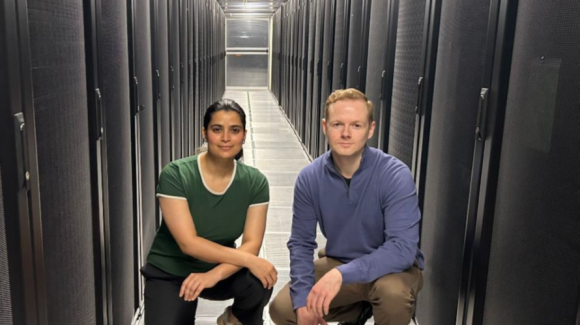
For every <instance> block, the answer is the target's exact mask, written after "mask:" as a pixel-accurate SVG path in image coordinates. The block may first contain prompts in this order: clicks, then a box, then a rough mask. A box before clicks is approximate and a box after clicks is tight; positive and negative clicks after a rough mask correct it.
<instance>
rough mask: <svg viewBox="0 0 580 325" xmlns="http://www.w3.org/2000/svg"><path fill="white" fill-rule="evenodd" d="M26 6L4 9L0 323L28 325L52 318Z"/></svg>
mask: <svg viewBox="0 0 580 325" xmlns="http://www.w3.org/2000/svg"><path fill="white" fill-rule="evenodd" d="M26 6H27V3H26V2H25V1H17V0H8V1H4V2H2V4H0V18H1V19H0V20H2V21H3V23H2V24H0V43H1V44H2V46H1V47H0V95H1V96H0V150H1V152H2V155H0V192H1V193H0V223H1V225H0V226H2V227H1V228H0V234H1V236H0V238H1V239H3V240H2V241H1V242H0V252H1V254H0V256H2V262H3V263H2V264H1V265H2V266H1V267H0V269H1V271H0V272H2V278H3V279H4V280H3V282H2V285H1V286H0V290H2V295H3V296H4V297H5V299H3V300H2V302H1V303H0V304H1V309H2V310H3V311H4V313H2V316H1V317H0V318H1V319H2V321H3V322H6V324H27V325H28V324H38V323H39V322H47V319H48V315H47V301H46V295H47V293H46V283H45V281H46V280H45V277H44V262H43V261H44V256H43V246H42V241H41V238H42V226H41V223H40V218H41V214H40V212H41V211H40V210H41V207H40V184H39V175H38V156H37V150H36V147H37V142H36V139H37V137H36V118H35V112H34V108H33V97H32V73H31V69H32V67H31V62H30V57H31V53H30V43H29V35H30V34H29V27H28V21H27V7H26ZM19 38H20V39H19ZM9 216H10V217H9ZM4 262H5V263H4Z"/></svg>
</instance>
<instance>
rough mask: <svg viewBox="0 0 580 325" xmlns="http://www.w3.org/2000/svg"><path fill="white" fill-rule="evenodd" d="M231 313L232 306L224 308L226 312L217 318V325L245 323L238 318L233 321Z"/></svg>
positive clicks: (239, 324)
mask: <svg viewBox="0 0 580 325" xmlns="http://www.w3.org/2000/svg"><path fill="white" fill-rule="evenodd" d="M230 315H232V306H228V307H226V309H224V313H223V314H221V315H220V316H219V317H218V318H217V325H243V324H242V323H240V322H239V321H237V320H236V321H232V320H231V319H230Z"/></svg>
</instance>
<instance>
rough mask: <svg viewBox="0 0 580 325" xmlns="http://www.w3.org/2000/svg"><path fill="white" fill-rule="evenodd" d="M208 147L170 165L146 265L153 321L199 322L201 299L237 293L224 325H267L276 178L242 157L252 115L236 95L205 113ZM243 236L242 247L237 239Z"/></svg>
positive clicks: (148, 318) (152, 324)
mask: <svg viewBox="0 0 580 325" xmlns="http://www.w3.org/2000/svg"><path fill="white" fill-rule="evenodd" d="M202 133H203V138H204V141H206V142H207V152H204V153H201V154H199V155H196V156H192V157H188V158H184V159H179V160H176V161H174V162H171V163H170V164H168V165H167V166H166V167H165V168H164V169H163V172H162V173H161V176H160V178H159V185H158V187H157V197H158V198H159V204H160V206H161V211H162V212H163V223H162V224H161V227H160V228H159V231H158V232H157V234H156V235H155V239H154V241H153V245H152V246H151V250H150V251H149V255H148V257H147V262H148V263H147V265H145V266H144V267H143V269H142V273H143V275H144V276H145V278H146V284H145V323H146V324H147V325H157V324H192V323H193V322H194V320H195V313H196V308H197V298H198V297H202V298H206V299H210V300H227V299H231V298H233V299H234V303H233V305H232V306H231V307H228V308H226V310H225V311H224V314H223V315H221V316H220V317H219V318H218V320H217V321H218V324H224V325H225V324H246V325H247V324H252V325H253V324H262V312H263V309H264V307H265V306H266V304H267V303H268V301H269V299H270V296H271V294H272V287H273V286H274V284H275V283H276V281H277V272H276V269H275V268H274V266H273V265H272V264H271V263H269V262H268V261H266V260H264V259H262V258H259V257H258V256H257V255H258V252H259V251H260V247H261V246H262V241H263V238H264V231H265V227H266V212H267V210H268V201H269V190H268V181H267V180H266V177H264V175H263V174H262V173H260V172H259V171H258V170H257V169H255V168H253V167H249V166H246V165H244V164H242V163H239V162H238V159H240V158H241V157H242V155H243V151H242V145H243V143H244V141H245V138H246V115H245V113H244V111H243V109H242V108H241V107H240V106H239V105H238V104H237V103H236V102H234V101H231V100H220V101H217V102H215V103H214V104H212V105H211V106H210V107H209V108H208V109H207V111H206V113H205V116H204V118H203V128H202ZM242 234H243V239H242V244H241V245H240V247H238V248H237V249H236V248H235V244H234V241H235V240H236V239H237V238H238V237H239V236H240V235H242Z"/></svg>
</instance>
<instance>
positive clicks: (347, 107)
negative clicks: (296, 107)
mask: <svg viewBox="0 0 580 325" xmlns="http://www.w3.org/2000/svg"><path fill="white" fill-rule="evenodd" d="M322 130H323V131H324V134H325V135H326V137H327V139H328V144H329V145H330V149H332V151H333V152H334V153H335V154H337V155H339V156H345V157H346V156H354V155H357V154H359V153H360V152H361V151H362V150H363V148H364V147H365V144H366V142H367V140H368V139H370V138H371V137H372V136H373V133H374V131H375V122H372V123H370V122H369V113H368V110H367V107H366V103H365V102H364V101H363V100H339V101H337V102H336V103H334V104H332V105H331V106H330V107H329V109H328V116H327V117H326V119H322Z"/></svg>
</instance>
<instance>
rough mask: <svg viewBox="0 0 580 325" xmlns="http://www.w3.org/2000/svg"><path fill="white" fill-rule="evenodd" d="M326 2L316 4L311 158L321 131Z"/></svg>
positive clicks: (315, 151)
mask: <svg viewBox="0 0 580 325" xmlns="http://www.w3.org/2000/svg"><path fill="white" fill-rule="evenodd" d="M324 7H325V3H324V1H317V2H316V14H315V22H314V24H315V26H316V28H315V32H314V42H315V43H314V58H313V60H312V65H313V66H312V69H313V81H312V104H311V107H310V110H309V114H310V144H309V146H308V148H309V151H310V156H311V157H318V142H319V139H318V135H319V132H320V131H319V130H320V127H321V126H320V92H321V86H322V79H323V77H322V55H323V48H322V46H323V45H324V10H325V9H324Z"/></svg>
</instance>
